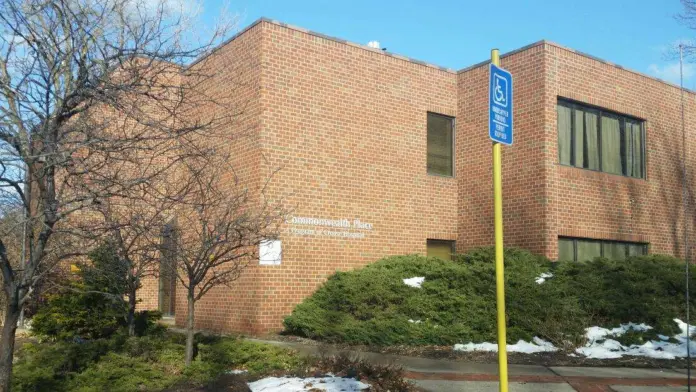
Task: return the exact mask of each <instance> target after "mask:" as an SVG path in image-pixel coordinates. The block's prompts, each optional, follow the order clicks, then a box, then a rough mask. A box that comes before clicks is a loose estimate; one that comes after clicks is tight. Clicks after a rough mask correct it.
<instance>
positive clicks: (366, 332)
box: [284, 248, 696, 348]
mask: <svg viewBox="0 0 696 392" xmlns="http://www.w3.org/2000/svg"><path fill="white" fill-rule="evenodd" d="M505 264H506V283H507V284H506V302H507V314H508V341H509V342H510V343H514V342H517V341H518V340H519V339H523V340H526V341H530V340H531V339H532V338H533V337H534V336H538V337H540V338H542V339H545V340H548V341H550V342H551V343H553V344H554V345H555V346H556V347H560V348H572V347H576V346H579V345H581V344H583V343H584V332H585V328H587V327H589V326H592V325H601V326H607V327H615V326H618V325H620V324H622V323H628V322H634V323H646V324H648V325H650V326H652V327H654V329H652V330H650V331H648V332H644V333H631V334H627V335H625V336H623V337H622V339H623V340H625V342H626V343H639V342H641V341H643V340H645V339H649V338H651V337H653V336H656V335H657V334H658V333H660V334H664V335H667V336H672V335H674V334H675V333H677V332H678V331H679V329H678V327H677V325H676V324H675V323H674V321H673V319H674V318H681V317H682V316H683V314H684V313H685V309H684V308H685V307H684V299H683V293H684V291H685V287H684V285H685V282H684V277H683V276H684V275H683V274H684V264H683V263H681V262H680V261H679V260H677V259H674V258H671V257H666V256H640V257H631V258H628V259H627V260H622V261H611V260H607V259H596V260H594V261H591V262H587V263H570V262H568V263H551V262H550V261H549V260H548V259H546V258H544V257H540V256H536V255H533V254H531V253H529V252H527V251H523V250H519V249H507V250H506V251H505ZM549 272H550V273H552V274H553V277H551V278H548V279H546V281H544V282H543V283H541V284H539V283H537V281H536V280H537V278H538V277H539V276H540V275H541V274H542V273H549ZM692 276H694V274H693V273H692ZM413 277H424V278H425V280H424V282H423V283H422V285H421V287H420V288H416V287H410V286H408V285H406V284H404V282H403V279H408V278H413ZM695 283H696V279H694V280H693V282H692V284H695ZM694 304H696V301H695V302H692V309H696V308H694ZM495 309H496V304H495V265H494V251H493V249H491V248H482V249H476V250H473V251H471V252H469V253H466V254H463V255H458V256H456V257H455V260H454V261H444V260H441V259H436V258H426V257H422V256H397V257H389V258H386V259H383V260H380V261H378V262H376V263H374V264H371V265H368V266H366V267H364V268H361V269H358V270H354V271H350V272H338V273H336V274H334V275H332V276H331V277H330V278H329V279H328V280H327V282H326V283H325V284H324V285H323V286H322V287H321V288H319V289H318V290H317V291H316V292H315V293H314V294H313V295H312V296H311V297H309V298H307V299H306V300H305V301H304V302H302V303H301V304H300V305H298V306H297V307H296V308H295V310H294V311H293V313H292V314H291V315H290V316H288V317H287V318H286V319H285V321H284V323H285V327H286V332H287V333H290V334H294V335H299V336H303V337H309V338H312V339H318V340H323V341H328V342H342V343H350V344H367V345H399V344H407V345H449V344H454V343H462V342H484V341H489V342H494V341H495V339H496V324H495Z"/></svg>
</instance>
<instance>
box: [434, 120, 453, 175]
mask: <svg viewBox="0 0 696 392" xmlns="http://www.w3.org/2000/svg"><path fill="white" fill-rule="evenodd" d="M453 143H454V119H453V118H452V117H447V116H443V115H440V114H435V113H428V174H436V175H440V176H452V175H453V174H454V159H453V156H454V149H453V147H454V146H453Z"/></svg>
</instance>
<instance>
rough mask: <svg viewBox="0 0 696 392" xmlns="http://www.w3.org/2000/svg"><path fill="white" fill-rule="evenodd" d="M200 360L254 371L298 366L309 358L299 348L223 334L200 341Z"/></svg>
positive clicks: (287, 368)
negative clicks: (294, 348)
mask: <svg viewBox="0 0 696 392" xmlns="http://www.w3.org/2000/svg"><path fill="white" fill-rule="evenodd" d="M199 362H206V363H212V364H217V365H219V366H221V367H222V368H223V369H231V368H235V369H245V370H247V371H249V372H250V373H252V374H253V373H261V372H273V371H290V370H294V369H297V368H299V367H301V366H302V365H304V364H305V362H306V360H305V358H304V357H302V356H300V355H298V353H297V352H296V351H293V350H289V349H285V348H281V347H276V346H273V345H270V344H263V343H256V342H250V341H246V340H242V339H235V338H221V339H217V340H216V341H215V342H212V343H210V344H202V343H201V344H199Z"/></svg>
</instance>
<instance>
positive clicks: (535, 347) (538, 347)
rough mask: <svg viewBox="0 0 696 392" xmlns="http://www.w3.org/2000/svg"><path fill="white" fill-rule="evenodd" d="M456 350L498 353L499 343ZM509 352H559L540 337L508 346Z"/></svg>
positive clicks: (462, 345)
mask: <svg viewBox="0 0 696 392" xmlns="http://www.w3.org/2000/svg"><path fill="white" fill-rule="evenodd" d="M454 350H455V351H489V352H498V344H497V343H487V342H484V343H467V344H455V345H454ZM506 351H507V352H509V353H526V354H533V353H541V352H552V351H558V349H557V348H556V347H554V345H553V344H551V343H550V342H547V341H545V340H543V339H540V338H538V337H536V336H535V337H534V338H533V339H532V342H531V343H530V342H525V341H524V340H520V341H518V342H517V343H515V344H508V345H507V350H506Z"/></svg>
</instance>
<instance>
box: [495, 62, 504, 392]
mask: <svg viewBox="0 0 696 392" xmlns="http://www.w3.org/2000/svg"><path fill="white" fill-rule="evenodd" d="M491 63H493V64H494V65H500V55H499V53H498V49H493V50H491ZM502 155H503V151H502V145H501V144H500V143H496V142H493V194H494V198H495V201H494V203H493V204H494V210H495V292H496V300H497V301H496V302H497V310H498V375H499V378H500V388H499V391H500V392H508V364H507V344H506V335H507V334H506V331H505V329H506V327H505V325H506V322H505V270H504V269H505V264H504V262H503V179H502Z"/></svg>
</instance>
